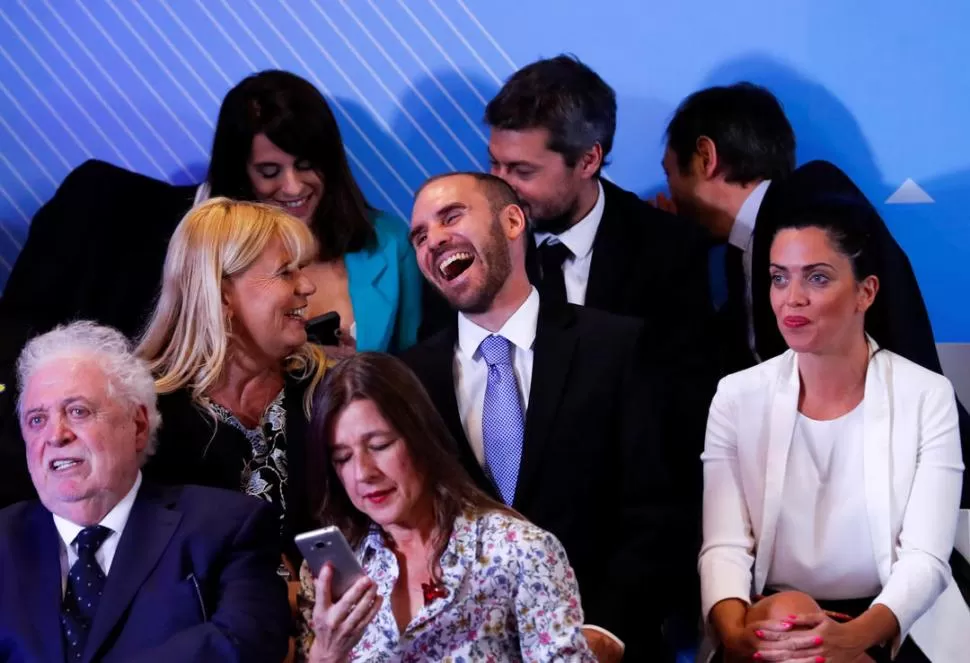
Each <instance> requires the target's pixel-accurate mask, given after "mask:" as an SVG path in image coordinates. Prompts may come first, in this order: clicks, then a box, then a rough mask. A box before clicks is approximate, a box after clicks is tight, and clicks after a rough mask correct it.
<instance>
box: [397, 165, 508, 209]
mask: <svg viewBox="0 0 970 663" xmlns="http://www.w3.org/2000/svg"><path fill="white" fill-rule="evenodd" d="M461 176H464V177H471V178H472V179H474V180H475V182H476V183H477V184H478V188H479V190H480V191H481V192H482V193H483V194H484V195H485V198H486V199H487V200H488V206H489V208H490V209H491V210H492V215H493V216H498V214H499V212H501V211H502V210H504V209H505V208H506V207H508V206H509V205H521V203H520V202H519V197H518V196H517V195H516V194H515V190H514V189H513V188H512V187H511V186H509V183H508V182H506V181H505V180H503V179H502V178H501V177H496V176H495V175H491V174H489V173H478V172H474V171H464V172H456V173H442V174H441V175H434V176H433V177H429V178H428V179H427V180H426V181H425V182H424V184H422V185H421V186H420V187H419V188H418V190H417V191H416V192H415V193H414V198H415V200H417V198H418V196H420V195H421V192H422V191H424V190H425V189H426V188H428V186H429V185H430V184H433V183H435V182H437V181H439V180H443V179H447V178H449V177H461Z"/></svg>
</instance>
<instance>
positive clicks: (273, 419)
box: [209, 391, 287, 527]
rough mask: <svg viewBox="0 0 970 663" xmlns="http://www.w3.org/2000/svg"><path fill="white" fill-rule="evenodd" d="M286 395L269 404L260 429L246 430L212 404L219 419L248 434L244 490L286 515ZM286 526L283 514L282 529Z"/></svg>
mask: <svg viewBox="0 0 970 663" xmlns="http://www.w3.org/2000/svg"><path fill="white" fill-rule="evenodd" d="M283 394H284V392H283V391H280V393H279V394H278V395H277V396H276V398H274V399H273V402H272V403H270V404H269V406H268V407H267V408H266V411H265V412H264V413H263V417H262V421H261V422H260V425H259V426H257V427H256V428H246V426H245V425H243V423H242V422H241V421H239V419H238V418H237V417H236V415H234V414H233V413H232V412H230V411H229V410H228V409H226V408H224V407H223V406H221V405H219V404H218V403H215V402H213V401H209V405H210V406H211V407H212V409H213V410H214V411H215V413H216V416H218V417H219V419H220V420H221V421H222V422H223V423H225V424H228V425H229V426H232V427H233V428H236V429H238V430H239V431H240V432H241V433H242V434H243V435H245V436H246V440H247V441H248V442H249V445H250V447H251V449H250V453H249V454H248V455H247V458H246V459H245V464H244V465H243V470H242V474H241V475H240V477H239V488H240V490H241V491H242V492H244V493H246V494H247V495H252V496H253V497H258V498H260V499H263V500H266V501H267V502H271V503H273V504H276V505H278V506H279V508H280V514H284V513H285V512H286V480H287V468H286V409H285V408H284V407H283ZM282 524H283V523H282V515H281V521H280V526H281V527H282Z"/></svg>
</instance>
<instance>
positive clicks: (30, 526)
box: [11, 502, 64, 661]
mask: <svg viewBox="0 0 970 663" xmlns="http://www.w3.org/2000/svg"><path fill="white" fill-rule="evenodd" d="M59 539H60V537H59V535H58V534H57V528H56V527H55V526H54V519H53V517H52V516H51V514H50V513H49V512H48V511H47V509H45V508H44V507H43V506H41V504H40V503H39V502H38V503H36V504H35V505H34V508H33V510H32V511H31V513H30V516H29V517H28V519H27V523H26V532H25V536H22V537H21V536H18V537H14V538H13V539H11V544H12V546H13V549H14V551H15V554H16V561H17V568H18V569H19V573H18V575H19V578H18V580H17V582H18V583H19V584H20V587H21V591H20V596H21V597H22V598H23V601H24V610H25V611H26V612H27V614H28V615H29V617H30V622H31V623H32V624H33V625H34V628H35V630H36V632H37V633H38V634H39V637H38V638H37V642H38V643H39V644H40V646H41V647H42V650H41V651H42V652H44V656H43V659H42V660H45V661H63V660H64V639H63V637H62V635H61V623H60V612H61V598H62V590H61V561H60V549H61V548H60V546H61V542H60V540H59Z"/></svg>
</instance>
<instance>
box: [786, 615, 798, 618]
mask: <svg viewBox="0 0 970 663" xmlns="http://www.w3.org/2000/svg"><path fill="white" fill-rule="evenodd" d="M788 619H798V615H788Z"/></svg>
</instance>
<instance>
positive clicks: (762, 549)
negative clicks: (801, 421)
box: [754, 352, 800, 593]
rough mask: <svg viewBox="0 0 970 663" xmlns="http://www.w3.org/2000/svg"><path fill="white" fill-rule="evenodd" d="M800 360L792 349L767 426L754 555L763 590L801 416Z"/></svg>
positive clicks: (781, 370)
mask: <svg viewBox="0 0 970 663" xmlns="http://www.w3.org/2000/svg"><path fill="white" fill-rule="evenodd" d="M799 390H800V381H799V377H798V360H797V358H796V355H795V353H794V352H790V353H789V354H788V355H787V356H786V357H785V360H784V361H783V362H782V364H781V366H780V367H779V370H778V379H777V382H776V387H775V392H774V396H773V398H772V402H771V404H770V408H769V409H770V411H771V422H770V424H769V426H768V431H767V432H768V459H767V463H766V468H767V469H766V472H765V494H764V511H763V514H762V526H761V536H759V537H758V554H757V556H756V557H755V569H754V585H755V586H754V589H755V592H758V593H760V592H761V591H762V590H763V589H764V586H765V581H766V580H767V578H768V565H769V563H770V561H771V557H772V553H773V550H774V547H775V531H776V529H777V526H778V515H779V514H780V513H781V501H782V496H783V492H784V489H785V474H786V472H787V469H788V451H789V449H791V441H792V436H793V435H794V433H795V420H796V418H797V416H798V393H799Z"/></svg>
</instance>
